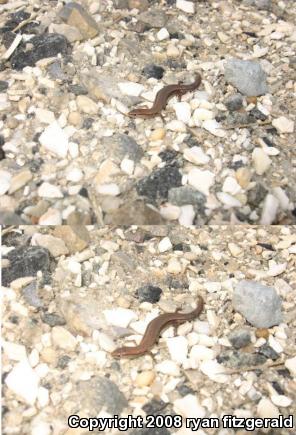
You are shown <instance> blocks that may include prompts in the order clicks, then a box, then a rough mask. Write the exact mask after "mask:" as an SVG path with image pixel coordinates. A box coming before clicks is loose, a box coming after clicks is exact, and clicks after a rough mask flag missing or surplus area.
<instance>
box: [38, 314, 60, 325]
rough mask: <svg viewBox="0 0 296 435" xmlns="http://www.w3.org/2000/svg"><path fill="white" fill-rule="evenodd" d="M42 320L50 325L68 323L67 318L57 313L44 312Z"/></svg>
mask: <svg viewBox="0 0 296 435" xmlns="http://www.w3.org/2000/svg"><path fill="white" fill-rule="evenodd" d="M41 320H42V322H43V323H46V324H47V325H49V326H52V327H54V326H63V325H65V324H66V320H65V319H64V318H63V317H61V316H59V315H58V314H55V313H44V314H42V315H41Z"/></svg>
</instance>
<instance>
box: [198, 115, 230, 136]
mask: <svg viewBox="0 0 296 435" xmlns="http://www.w3.org/2000/svg"><path fill="white" fill-rule="evenodd" d="M202 127H203V128H204V129H205V130H207V131H208V132H210V133H211V134H212V135H214V136H217V137H225V136H226V132H225V130H223V129H222V128H221V126H220V124H219V122H217V121H216V120H215V119H207V120H206V121H204V122H203V123H202Z"/></svg>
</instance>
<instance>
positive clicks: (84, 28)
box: [59, 2, 99, 40]
mask: <svg viewBox="0 0 296 435" xmlns="http://www.w3.org/2000/svg"><path fill="white" fill-rule="evenodd" d="M59 16H60V18H61V19H62V20H63V21H64V22H66V23H67V24H69V25H70V26H73V27H75V28H77V29H79V31H80V33H81V35H82V36H83V38H84V39H85V40H88V39H92V38H94V37H95V36H96V35H97V34H98V32H99V27H98V24H97V22H96V21H95V20H94V18H93V17H92V16H91V15H90V14H89V13H88V11H87V10H86V9H84V7H83V6H82V5H80V4H78V3H76V2H69V3H67V4H66V5H65V6H64V7H63V8H62V9H61V10H60V11H59Z"/></svg>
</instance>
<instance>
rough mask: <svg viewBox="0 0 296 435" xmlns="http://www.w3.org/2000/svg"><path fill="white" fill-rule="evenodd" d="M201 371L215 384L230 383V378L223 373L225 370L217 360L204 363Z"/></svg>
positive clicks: (201, 365)
mask: <svg viewBox="0 0 296 435" xmlns="http://www.w3.org/2000/svg"><path fill="white" fill-rule="evenodd" d="M200 370H201V371H202V373H204V374H205V375H206V376H208V377H209V379H211V380H212V381H214V382H218V383H221V384H225V383H226V382H229V377H228V376H227V375H225V374H224V373H223V372H224V371H225V368H224V367H223V366H222V365H221V364H219V363H218V362H217V361H216V360H208V361H202V363H201V364H200Z"/></svg>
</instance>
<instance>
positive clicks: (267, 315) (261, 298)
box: [232, 280, 283, 328]
mask: <svg viewBox="0 0 296 435" xmlns="http://www.w3.org/2000/svg"><path fill="white" fill-rule="evenodd" d="M232 303H233V307H234V309H235V310H236V311H239V312H240V313H241V314H242V315H243V316H244V317H245V318H246V319H247V321H248V322H249V323H251V325H253V326H256V327H257V328H270V327H271V326H274V325H278V324H279V323H281V322H282V320H283V316H282V312H281V299H280V297H279V296H278V294H277V293H276V291H275V290H274V288H272V287H268V286H266V285H263V284H260V283H259V282H256V281H245V280H244V281H241V282H239V283H238V284H237V286H236V289H235V290H234V294H233V299H232Z"/></svg>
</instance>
